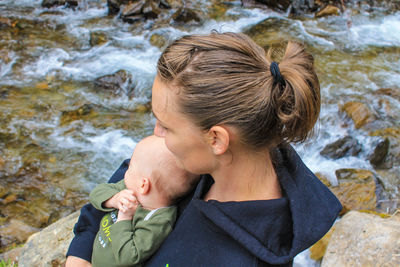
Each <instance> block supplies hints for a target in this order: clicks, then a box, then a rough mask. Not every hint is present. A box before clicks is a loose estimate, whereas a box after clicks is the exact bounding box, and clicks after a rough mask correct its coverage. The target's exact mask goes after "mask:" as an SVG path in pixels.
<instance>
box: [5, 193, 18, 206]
mask: <svg viewBox="0 0 400 267" xmlns="http://www.w3.org/2000/svg"><path fill="white" fill-rule="evenodd" d="M17 199H18V196H17V195H16V194H9V195H7V196H6V197H5V198H4V199H3V200H2V201H1V202H2V204H4V205H6V204H8V203H11V202H15V201H17Z"/></svg>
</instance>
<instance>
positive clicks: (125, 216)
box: [117, 204, 137, 222]
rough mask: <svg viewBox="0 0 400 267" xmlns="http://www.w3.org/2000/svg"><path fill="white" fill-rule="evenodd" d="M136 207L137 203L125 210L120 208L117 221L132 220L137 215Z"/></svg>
mask: <svg viewBox="0 0 400 267" xmlns="http://www.w3.org/2000/svg"><path fill="white" fill-rule="evenodd" d="M136 208H137V204H136V205H133V206H132V207H130V208H128V209H126V210H125V211H122V210H119V211H118V218H117V222H119V221H123V220H132V218H133V215H135V212H136Z"/></svg>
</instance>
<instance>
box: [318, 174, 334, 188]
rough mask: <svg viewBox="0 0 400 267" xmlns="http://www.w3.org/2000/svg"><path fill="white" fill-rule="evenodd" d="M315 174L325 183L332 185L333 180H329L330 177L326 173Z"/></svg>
mask: <svg viewBox="0 0 400 267" xmlns="http://www.w3.org/2000/svg"><path fill="white" fill-rule="evenodd" d="M315 176H317V177H318V179H319V180H320V181H321V182H322V183H323V184H324V185H326V186H331V182H330V181H329V179H328V178H327V177H326V176H325V175H323V174H322V173H320V172H316V173H315Z"/></svg>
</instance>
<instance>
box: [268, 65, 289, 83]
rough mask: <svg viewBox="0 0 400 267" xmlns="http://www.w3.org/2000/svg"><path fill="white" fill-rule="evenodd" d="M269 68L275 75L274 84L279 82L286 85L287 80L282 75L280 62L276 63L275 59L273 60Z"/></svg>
mask: <svg viewBox="0 0 400 267" xmlns="http://www.w3.org/2000/svg"><path fill="white" fill-rule="evenodd" d="M269 70H270V71H271V74H272V76H273V77H274V85H275V84H277V83H278V84H280V85H285V80H284V79H283V77H282V75H281V72H280V70H279V66H278V63H276V62H275V61H272V62H271V65H269Z"/></svg>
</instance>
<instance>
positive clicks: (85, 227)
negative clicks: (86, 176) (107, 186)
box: [66, 159, 129, 262]
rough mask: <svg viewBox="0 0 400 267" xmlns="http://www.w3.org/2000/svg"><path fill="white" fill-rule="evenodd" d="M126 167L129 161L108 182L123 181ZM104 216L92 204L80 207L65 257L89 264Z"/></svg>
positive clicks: (125, 161) (124, 162)
mask: <svg viewBox="0 0 400 267" xmlns="http://www.w3.org/2000/svg"><path fill="white" fill-rule="evenodd" d="M128 167H129V159H127V160H124V161H123V163H122V164H121V166H120V167H119V168H118V169H117V170H116V171H115V173H114V174H113V175H112V176H111V178H110V180H109V181H108V182H109V183H116V182H118V181H120V180H121V179H123V178H124V175H125V172H126V171H127V170H128ZM104 215H105V213H104V212H102V211H99V210H97V209H95V208H94V207H93V205H92V204H86V205H85V206H83V207H82V209H81V214H80V215H79V219H78V222H77V223H76V224H75V227H74V234H75V236H74V238H73V239H72V241H71V243H70V245H69V248H68V251H67V254H66V256H67V257H68V256H75V257H78V258H81V259H84V260H86V261H88V262H91V259H92V250H93V241H94V239H95V237H96V234H97V231H98V230H99V224H100V220H101V218H103V216H104Z"/></svg>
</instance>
